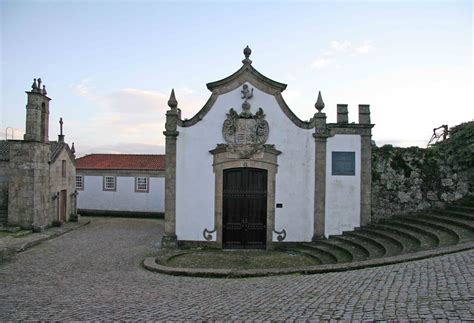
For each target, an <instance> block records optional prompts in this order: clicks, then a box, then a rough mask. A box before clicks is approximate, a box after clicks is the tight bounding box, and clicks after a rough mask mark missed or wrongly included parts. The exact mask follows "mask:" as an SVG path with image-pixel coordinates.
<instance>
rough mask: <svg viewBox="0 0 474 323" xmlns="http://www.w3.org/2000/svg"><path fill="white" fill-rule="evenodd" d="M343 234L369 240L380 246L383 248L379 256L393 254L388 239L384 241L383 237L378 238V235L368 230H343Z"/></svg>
mask: <svg viewBox="0 0 474 323" xmlns="http://www.w3.org/2000/svg"><path fill="white" fill-rule="evenodd" d="M344 235H349V236H353V237H357V238H359V239H363V240H365V241H367V242H370V243H371V244H373V245H376V246H378V247H379V248H381V249H382V250H383V255H382V256H380V257H385V256H389V255H393V253H392V251H393V250H389V247H390V241H389V242H386V241H385V240H384V239H379V237H374V235H373V234H370V233H368V232H364V231H362V230H356V231H345V232H344ZM387 244H388V246H387Z"/></svg>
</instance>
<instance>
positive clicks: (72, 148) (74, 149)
mask: <svg viewBox="0 0 474 323" xmlns="http://www.w3.org/2000/svg"><path fill="white" fill-rule="evenodd" d="M71 152H72V153H73V154H75V153H76V148H75V147H74V143H72V146H71Z"/></svg>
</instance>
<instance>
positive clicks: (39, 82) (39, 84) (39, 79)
mask: <svg viewBox="0 0 474 323" xmlns="http://www.w3.org/2000/svg"><path fill="white" fill-rule="evenodd" d="M41 82H42V81H41V78H38V90H39V91H40V92H41Z"/></svg>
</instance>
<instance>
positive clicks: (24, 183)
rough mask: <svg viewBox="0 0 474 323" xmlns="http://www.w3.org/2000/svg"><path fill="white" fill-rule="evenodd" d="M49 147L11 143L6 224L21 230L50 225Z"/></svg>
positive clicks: (26, 142)
mask: <svg viewBox="0 0 474 323" xmlns="http://www.w3.org/2000/svg"><path fill="white" fill-rule="evenodd" d="M49 156H50V149H49V144H45V143H38V142H28V141H20V140H18V141H10V163H9V170H8V171H9V181H10V183H9V190H8V224H9V225H13V226H20V227H22V228H24V229H35V230H36V229H41V228H44V227H46V226H48V225H49V223H50V222H51V220H50V216H51V215H50V212H49V210H50V201H51V196H50V192H49V163H48V162H49Z"/></svg>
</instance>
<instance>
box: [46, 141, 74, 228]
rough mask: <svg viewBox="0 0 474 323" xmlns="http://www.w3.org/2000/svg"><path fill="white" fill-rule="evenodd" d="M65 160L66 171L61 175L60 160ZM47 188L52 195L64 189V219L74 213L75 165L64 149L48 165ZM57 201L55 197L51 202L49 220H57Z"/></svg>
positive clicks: (68, 218)
mask: <svg viewBox="0 0 474 323" xmlns="http://www.w3.org/2000/svg"><path fill="white" fill-rule="evenodd" d="M63 160H64V161H65V162H66V173H65V174H64V176H63V172H62V168H63V167H62V162H63ZM49 185H50V187H49V190H50V195H51V196H54V195H56V194H58V193H59V192H61V191H63V190H66V192H67V201H66V221H69V220H70V217H71V214H73V213H75V203H76V202H75V196H74V195H73V194H74V192H75V191H76V167H75V165H74V164H73V162H72V161H71V158H70V157H69V154H68V152H67V150H66V149H63V150H62V151H61V153H60V155H59V156H57V158H56V160H55V161H54V162H53V163H51V165H50V172H49ZM59 203H60V199H59V198H55V199H54V200H52V202H51V207H50V211H49V212H50V214H51V219H52V220H51V221H58V220H59Z"/></svg>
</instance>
